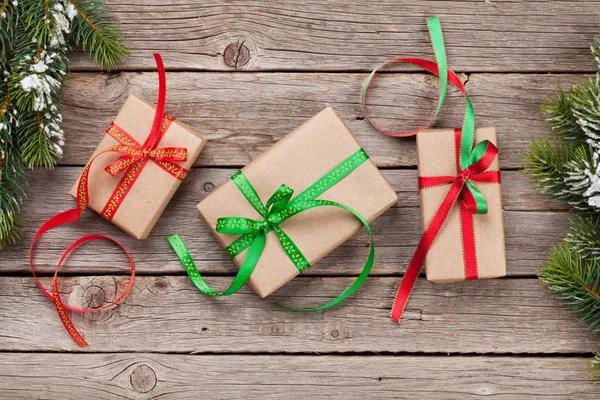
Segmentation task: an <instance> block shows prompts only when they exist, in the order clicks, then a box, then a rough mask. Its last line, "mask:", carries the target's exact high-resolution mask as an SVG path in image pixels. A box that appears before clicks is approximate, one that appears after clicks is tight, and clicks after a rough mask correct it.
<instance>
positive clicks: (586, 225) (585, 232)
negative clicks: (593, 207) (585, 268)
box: [565, 215, 600, 258]
mask: <svg viewBox="0 0 600 400" xmlns="http://www.w3.org/2000/svg"><path fill="white" fill-rule="evenodd" d="M598 223H600V216H598V215H594V216H593V217H589V218H577V219H576V220H574V221H571V230H570V232H569V234H568V235H567V237H566V238H565V242H566V243H567V244H568V245H569V246H570V247H571V248H572V249H573V251H575V252H577V253H579V254H580V255H581V256H582V257H584V258H599V257H600V231H598V228H597V227H598Z"/></svg>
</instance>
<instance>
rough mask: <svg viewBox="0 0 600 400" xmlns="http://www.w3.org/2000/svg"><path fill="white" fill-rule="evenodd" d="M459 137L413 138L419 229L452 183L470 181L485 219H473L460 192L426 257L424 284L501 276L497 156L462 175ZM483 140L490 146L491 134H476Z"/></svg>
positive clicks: (427, 134) (431, 132) (445, 133)
mask: <svg viewBox="0 0 600 400" xmlns="http://www.w3.org/2000/svg"><path fill="white" fill-rule="evenodd" d="M460 134H461V131H460V129H427V130H425V131H423V132H422V133H420V134H418V135H417V156H418V161H419V188H420V192H421V223H422V226H424V227H426V226H428V225H429V224H430V223H431V221H432V220H433V218H434V215H435V214H436V212H437V211H438V209H439V208H440V204H442V202H443V201H444V198H445V197H446V195H447V193H448V189H449V188H450V186H451V185H452V184H453V182H454V181H456V180H457V178H461V177H464V179H468V180H469V181H471V182H475V184H476V185H477V190H478V191H479V192H480V193H481V194H483V196H484V198H485V199H486V201H487V214H486V215H484V216H481V215H479V216H475V215H474V214H475V209H474V208H476V205H475V203H474V199H472V198H471V197H470V196H471V192H470V191H468V190H466V188H465V189H463V190H462V191H461V193H460V195H459V196H460V197H459V199H458V201H456V202H455V203H454V205H453V206H452V208H451V210H450V212H449V214H448V216H447V218H446V221H445V223H444V227H443V229H441V230H440V231H439V233H438V234H437V237H436V238H435V243H434V244H433V245H432V246H431V248H430V249H429V251H428V252H427V257H426V258H425V273H426V275H427V279H428V280H430V281H433V282H439V283H445V282H452V281H459V280H465V279H478V278H498V277H501V276H504V275H506V254H505V250H504V249H505V247H504V222H503V219H502V199H501V194H500V172H499V171H498V168H499V166H498V157H497V156H496V157H493V158H492V157H489V159H488V160H487V161H486V160H485V159H484V160H483V162H482V163H480V164H479V165H477V164H476V165H473V166H471V167H469V168H467V169H466V170H462V169H461V167H460V163H459V162H458V156H457V155H458V153H459V152H460ZM484 140H489V141H490V142H491V143H492V144H494V145H495V144H496V129H495V128H491V127H488V128H478V129H476V130H475V141H476V142H478V143H479V142H482V141H484ZM469 208H471V209H469Z"/></svg>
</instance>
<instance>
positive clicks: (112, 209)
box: [29, 54, 187, 347]
mask: <svg viewBox="0 0 600 400" xmlns="http://www.w3.org/2000/svg"><path fill="white" fill-rule="evenodd" d="M154 59H155V60H156V66H157V69H158V82H159V90H158V102H157V105H156V111H155V114H154V120H153V123H152V130H151V131H150V134H149V135H148V138H147V139H146V141H145V142H144V144H143V145H140V144H139V143H138V142H137V141H136V140H135V139H134V138H133V137H132V136H131V135H129V134H128V133H127V132H125V131H124V130H123V129H121V128H120V127H118V126H117V125H115V124H114V123H112V124H111V125H110V127H109V128H108V130H107V133H108V134H109V135H110V136H111V137H113V138H114V139H115V140H117V141H118V142H119V144H118V145H115V146H111V147H109V148H107V149H105V150H103V151H101V152H99V153H98V154H96V155H95V156H94V157H93V158H92V159H91V160H90V161H89V162H88V164H87V165H86V166H85V168H84V169H83V172H82V173H81V177H80V178H79V184H78V186H77V207H76V208H73V209H71V210H68V211H64V212H62V213H60V214H57V215H55V216H53V217H52V218H50V219H49V220H47V221H46V222H45V223H44V224H43V225H42V226H41V227H40V228H39V229H38V231H37V232H36V234H35V236H34V237H33V240H32V242H31V247H30V249H29V263H30V266H31V272H32V274H33V278H34V280H35V282H36V283H37V285H38V286H39V288H40V290H41V291H42V293H43V294H44V295H45V296H46V297H47V298H49V299H50V300H52V302H53V303H54V306H55V307H56V311H57V313H58V315H59V317H60V320H61V321H62V323H63V325H64V327H65V329H66V330H67V332H68V333H69V335H70V336H71V338H72V339H73V340H74V341H75V343H77V345H79V346H81V347H85V346H88V343H87V342H86V340H85V339H84V338H83V336H82V335H81V334H80V333H79V331H78V330H77V329H76V328H75V326H74V325H73V322H72V321H71V318H70V317H69V315H68V314H67V312H66V311H67V310H69V311H74V312H78V313H91V312H99V311H103V310H106V309H108V308H111V307H114V306H115V305H117V304H118V303H120V302H121V301H122V300H123V299H124V298H125V297H126V296H127V294H128V293H129V291H130V290H131V288H132V286H133V280H134V277H135V263H134V261H133V258H132V257H131V254H129V252H128V251H127V250H126V249H125V248H124V247H123V246H122V245H121V244H120V243H119V242H117V241H116V240H114V239H112V238H110V237H108V236H105V235H99V234H90V235H85V236H83V237H81V238H79V239H77V240H75V241H74V242H73V243H71V245H69V247H67V249H66V250H65V252H64V253H63V254H62V256H61V258H60V260H59V261H58V264H57V266H56V270H55V272H54V277H53V278H52V289H51V292H49V291H48V290H46V288H44V286H43V285H42V283H41V282H40V280H39V279H38V277H37V275H36V273H35V264H34V262H33V249H34V246H35V244H36V242H37V241H38V239H39V238H40V237H41V236H42V235H43V234H44V233H46V232H47V231H49V230H51V229H53V228H56V227H58V226H61V225H66V224H70V223H72V222H75V221H77V220H78V219H79V217H80V216H81V213H82V212H83V210H85V209H86V207H87V205H88V203H89V192H88V178H89V171H90V167H91V165H92V163H93V162H94V160H96V158H98V156H100V155H101V154H105V153H111V152H112V153H114V152H116V153H121V154H123V156H122V157H120V158H119V159H118V160H116V161H115V162H113V163H111V164H110V165H108V166H107V167H106V168H105V170H106V171H107V172H108V173H110V174H111V175H113V176H115V175H117V174H119V173H121V172H123V171H125V173H124V175H123V178H122V179H121V180H120V182H119V184H118V185H117V188H116V189H115V190H114V192H113V194H112V196H111V198H110V199H109V201H108V202H107V204H106V206H105V207H104V210H103V211H102V216H104V217H105V218H106V219H108V220H109V221H110V220H111V219H112V217H113V216H114V214H115V213H116V211H117V209H118V208H119V206H120V205H121V203H122V202H123V200H124V198H125V197H126V195H127V193H128V192H129V190H130V188H131V187H132V186H133V184H134V183H135V181H136V179H137V178H138V176H139V175H140V173H141V171H142V170H143V168H144V166H145V165H146V163H147V162H148V161H149V160H153V161H154V162H155V163H156V164H157V165H159V166H160V167H162V168H163V169H164V170H165V171H167V172H168V173H170V174H171V175H172V176H173V177H175V178H177V179H183V177H184V176H185V174H186V173H187V170H186V169H185V168H183V167H181V166H179V165H177V164H174V162H177V161H186V160H187V149H185V148H179V147H167V148H158V144H159V143H160V140H161V139H162V137H163V135H164V133H165V132H166V131H167V129H168V127H169V125H170V123H171V122H172V121H173V118H171V117H169V116H166V115H165V114H164V109H165V101H166V76H165V69H164V65H163V62H162V59H161V57H160V55H159V54H154ZM92 240H106V241H109V242H111V243H114V244H115V245H117V246H118V247H119V248H121V250H123V252H124V253H125V255H127V258H128V259H129V264H130V266H131V275H130V277H129V281H128V282H127V285H126V286H125V289H124V290H123V292H122V293H121V294H120V295H119V296H118V297H117V298H116V299H115V300H113V301H112V302H111V303H110V304H108V305H106V306H102V307H100V308H96V309H83V308H77V307H73V306H70V305H68V304H66V303H64V302H63V301H62V299H61V297H60V292H59V289H58V270H59V269H60V267H61V265H62V264H63V262H64V261H65V259H66V258H67V257H68V256H69V254H71V252H73V251H74V250H75V249H76V248H77V247H79V246H81V245H82V244H84V243H86V242H89V241H92Z"/></svg>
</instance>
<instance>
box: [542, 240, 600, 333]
mask: <svg viewBox="0 0 600 400" xmlns="http://www.w3.org/2000/svg"><path fill="white" fill-rule="evenodd" d="M540 279H541V280H542V281H543V282H544V283H545V284H546V285H548V288H549V289H550V291H551V292H552V293H553V294H554V295H555V296H556V297H557V298H559V299H562V300H563V301H565V303H566V304H567V306H568V307H569V308H570V309H571V310H572V311H573V312H574V313H576V314H577V315H579V319H580V321H581V322H582V323H585V324H587V325H588V326H589V328H590V329H592V330H597V331H600V262H599V261H598V260H597V259H596V258H583V257H582V256H581V254H579V253H578V252H576V251H574V250H573V249H572V248H571V247H570V246H569V245H567V244H565V243H563V244H561V245H560V246H558V247H555V248H554V251H553V253H552V254H551V255H550V258H549V260H548V261H547V262H546V263H545V265H544V266H543V267H542V268H541V269H540Z"/></svg>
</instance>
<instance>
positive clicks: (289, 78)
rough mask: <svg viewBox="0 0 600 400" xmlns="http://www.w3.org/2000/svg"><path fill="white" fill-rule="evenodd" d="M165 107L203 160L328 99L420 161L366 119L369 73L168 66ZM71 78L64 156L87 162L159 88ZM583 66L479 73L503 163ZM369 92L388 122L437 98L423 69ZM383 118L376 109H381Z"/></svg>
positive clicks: (486, 118)
mask: <svg viewBox="0 0 600 400" xmlns="http://www.w3.org/2000/svg"><path fill="white" fill-rule="evenodd" d="M167 75H168V82H169V83H168V87H169V94H168V102H167V111H168V112H170V113H172V114H173V115H175V116H177V117H178V118H180V119H181V120H182V121H184V122H186V123H188V124H189V125H190V126H191V127H192V128H194V129H195V130H196V131H197V132H199V133H200V134H202V135H203V136H205V137H206V138H207V139H208V144H207V145H206V147H205V148H204V150H203V152H202V154H201V155H200V157H199V159H198V161H197V163H196V165H197V166H233V165H235V166H238V165H245V164H246V163H248V162H249V161H251V160H252V159H253V158H255V157H256V156H257V155H259V154H260V153H262V152H263V151H264V150H266V149H267V148H269V147H270V146H271V145H272V144H273V143H275V142H276V141H278V140H279V139H281V138H282V137H283V136H284V135H285V134H287V133H288V132H290V131H292V130H293V129H294V128H296V127H297V126H298V125H300V124H301V123H302V122H304V121H305V120H307V119H308V118H310V117H312V116H313V115H314V114H316V113H317V112H319V111H320V110H322V109H323V108H325V107H326V106H332V107H333V108H334V109H335V110H336V111H337V112H338V113H339V114H340V116H341V117H342V118H343V119H344V121H345V122H346V124H347V125H348V126H349V128H350V130H351V131H352V132H353V133H354V134H355V135H356V137H357V139H358V141H359V142H360V143H361V144H362V145H363V147H364V148H365V150H367V152H368V153H369V154H370V155H371V157H372V158H373V160H374V161H375V162H376V163H377V164H378V165H379V166H385V167H405V166H415V165H416V152H415V146H414V143H415V142H414V140H413V139H412V138H408V139H398V138H390V137H385V136H384V135H382V134H380V133H378V132H377V131H375V130H374V129H373V128H372V127H371V126H370V125H369V123H368V122H367V121H365V120H364V119H363V112H362V108H361V106H360V91H361V86H362V84H363V82H364V79H365V78H366V74H325V73H322V74H306V73H304V74H302V73H278V74H264V73H247V74H235V73H212V74H207V73H204V74H200V73H169V74H167ZM71 77H72V78H71V79H70V80H69V81H68V83H67V85H66V87H65V96H64V99H65V108H64V112H63V114H64V124H63V126H64V129H65V132H66V134H67V145H66V147H65V157H64V159H63V160H62V161H61V164H63V165H69V164H71V165H72V164H76V165H83V164H85V163H86V162H87V160H88V159H89V157H90V155H91V154H92V152H93V150H94V149H95V147H96V146H97V144H98V141H99V140H100V138H101V137H102V135H103V134H104V131H105V130H106V127H107V126H108V124H109V123H110V121H111V120H112V119H113V118H114V116H115V115H116V113H117V111H118V109H119V108H120V106H121V105H122V104H123V102H124V100H125V98H126V96H127V95H128V94H129V93H135V94H138V95H141V96H142V97H145V98H147V99H152V100H153V99H155V98H156V90H157V84H156V74H155V73H121V74H116V75H101V74H94V73H81V74H80V73H77V74H72V76H71ZM585 78H586V76H585V75H547V74H545V75H537V74H527V75H521V74H507V75H498V74H473V75H471V76H470V77H469V80H468V83H467V87H468V90H469V94H470V96H471V98H472V100H473V103H474V106H475V110H476V112H477V124H478V125H479V126H490V125H493V126H496V127H497V130H498V141H499V146H500V151H501V153H500V164H501V166H502V168H515V167H520V166H522V164H521V160H522V158H523V152H524V150H525V149H526V148H527V146H528V143H529V141H530V140H531V139H532V138H535V137H539V136H542V135H547V134H548V133H549V129H548V128H547V126H546V124H545V122H544V121H543V120H542V117H541V112H540V103H541V102H542V101H543V99H544V98H545V97H547V96H548V95H550V94H552V93H553V91H554V88H555V87H556V85H557V84H564V85H566V84H569V83H573V82H577V81H581V80H583V79H585ZM370 93H371V94H370V95H369V104H371V105H372V106H371V107H370V108H369V110H370V112H371V113H372V114H373V115H374V116H375V119H376V121H377V122H378V123H380V124H381V125H382V126H383V127H385V128H389V129H395V130H401V131H408V130H410V129H413V128H416V127H418V126H421V124H423V123H425V122H426V120H427V118H429V116H430V114H431V112H432V110H434V109H435V105H436V103H437V96H438V92H437V80H436V79H435V78H434V77H433V76H427V75H422V74H385V75H382V76H381V78H380V79H379V80H377V81H376V82H375V85H374V87H373V91H372V92H370ZM463 115H464V100H463V99H462V97H460V96H459V95H458V92H457V91H456V90H451V95H450V96H449V98H448V100H447V102H446V105H445V108H444V111H443V113H442V114H441V115H440V117H439V118H438V120H437V122H436V126H439V127H449V126H450V127H454V126H460V125H461V124H462V120H463ZM384 116H385V118H378V117H384Z"/></svg>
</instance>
